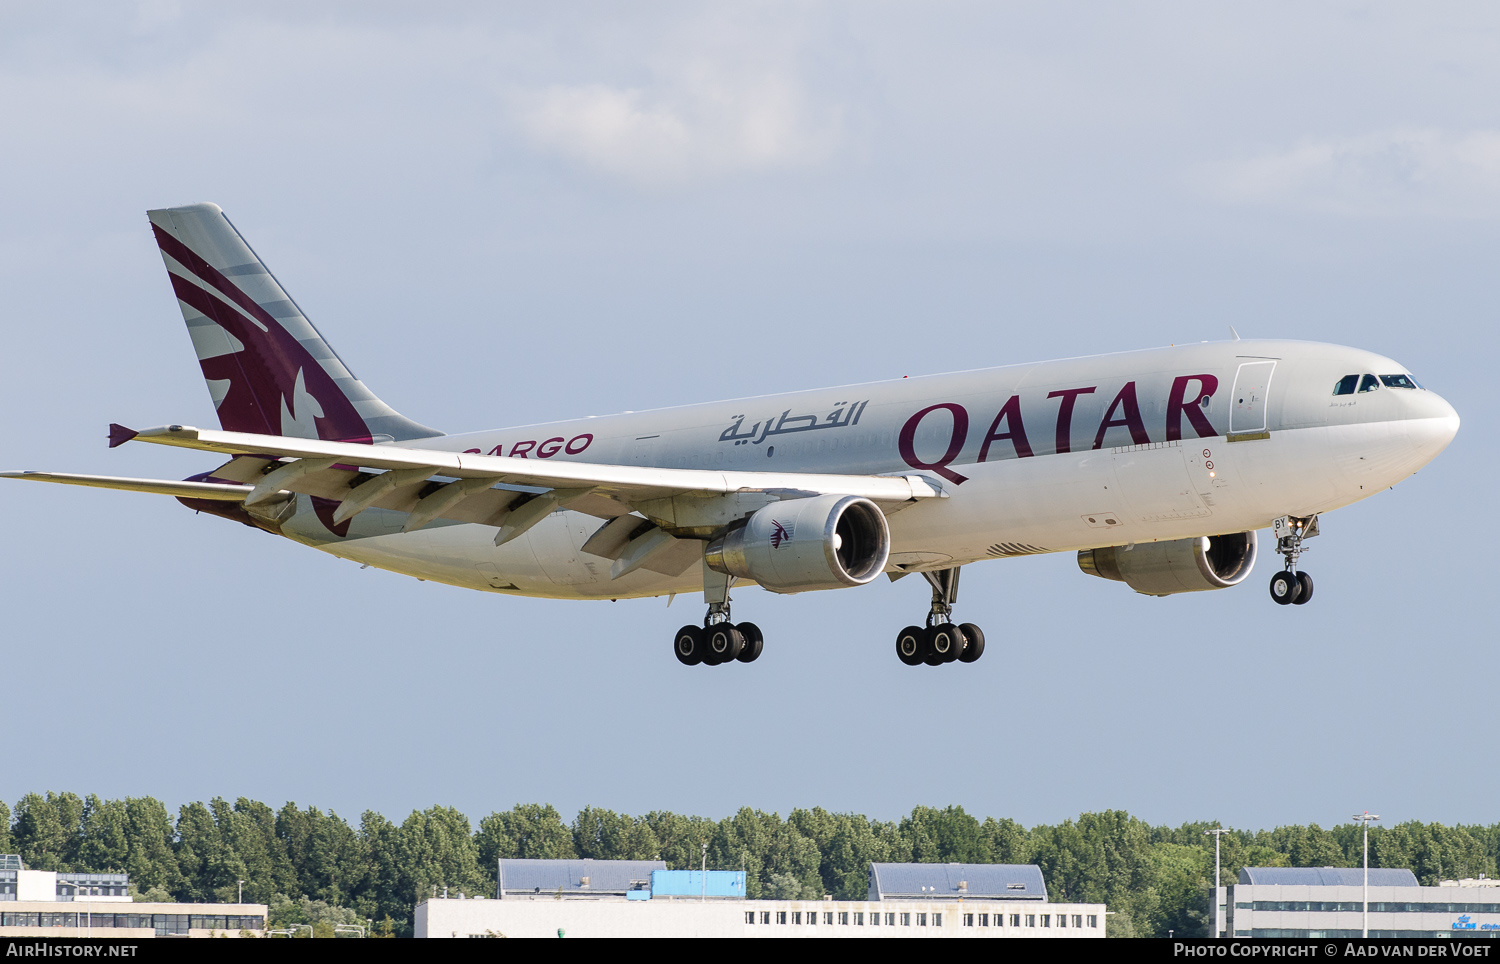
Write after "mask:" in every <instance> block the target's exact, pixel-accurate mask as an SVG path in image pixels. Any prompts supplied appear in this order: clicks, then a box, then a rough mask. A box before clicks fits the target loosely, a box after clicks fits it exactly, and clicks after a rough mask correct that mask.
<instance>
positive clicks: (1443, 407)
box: [1406, 392, 1459, 461]
mask: <svg viewBox="0 0 1500 964" xmlns="http://www.w3.org/2000/svg"><path fill="white" fill-rule="evenodd" d="M1413 401H1414V402H1416V403H1417V404H1416V405H1414V406H1413V407H1414V408H1415V409H1416V410H1415V411H1413V412H1412V413H1411V415H1410V417H1408V418H1407V419H1406V435H1407V438H1408V439H1409V440H1410V441H1411V444H1412V446H1413V447H1414V448H1416V449H1418V450H1419V451H1420V452H1421V453H1422V455H1423V456H1424V457H1425V459H1424V460H1425V461H1431V460H1432V459H1434V458H1436V457H1437V455H1438V453H1439V452H1441V451H1442V450H1443V449H1445V448H1447V447H1448V443H1449V442H1452V441H1453V438H1454V436H1456V435H1457V434H1458V424H1459V417H1458V412H1457V411H1455V410H1454V408H1453V406H1452V405H1450V404H1448V401H1447V399H1445V398H1443V397H1442V396H1441V395H1438V394H1436V393H1434V392H1422V393H1421V395H1420V396H1418V397H1417V398H1414V399H1413Z"/></svg>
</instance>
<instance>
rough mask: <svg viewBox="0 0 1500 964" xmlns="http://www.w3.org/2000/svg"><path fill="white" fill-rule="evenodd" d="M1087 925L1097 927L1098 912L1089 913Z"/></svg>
mask: <svg viewBox="0 0 1500 964" xmlns="http://www.w3.org/2000/svg"><path fill="white" fill-rule="evenodd" d="M1089 926H1090V927H1098V926H1099V915H1098V914H1090V915H1089Z"/></svg>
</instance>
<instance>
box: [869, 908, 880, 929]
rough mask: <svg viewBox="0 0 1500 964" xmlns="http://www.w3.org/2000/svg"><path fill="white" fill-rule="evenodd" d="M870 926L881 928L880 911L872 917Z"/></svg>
mask: <svg viewBox="0 0 1500 964" xmlns="http://www.w3.org/2000/svg"><path fill="white" fill-rule="evenodd" d="M870 926H871V927H879V926H880V912H879V911H876V912H875V913H873V914H871V915H870Z"/></svg>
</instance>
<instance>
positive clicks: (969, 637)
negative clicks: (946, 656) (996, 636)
mask: <svg viewBox="0 0 1500 964" xmlns="http://www.w3.org/2000/svg"><path fill="white" fill-rule="evenodd" d="M958 630H959V632H961V633H963V634H964V642H965V644H966V645H965V646H964V653H963V655H962V656H960V657H959V659H961V660H963V661H964V662H965V663H972V662H974V661H975V660H976V659H978V658H979V657H981V656H983V655H984V630H982V629H980V628H979V627H978V626H976V625H974V624H973V623H964V624H963V625H961V626H959V627H958Z"/></svg>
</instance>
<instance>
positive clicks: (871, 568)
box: [705, 495, 891, 592]
mask: <svg viewBox="0 0 1500 964" xmlns="http://www.w3.org/2000/svg"><path fill="white" fill-rule="evenodd" d="M890 554H891V534H890V529H889V528H887V526H886V523H885V514H884V513H882V512H881V511H880V508H879V507H878V506H876V505H875V503H873V502H871V501H870V500H869V499H865V498H861V497H859V496H854V495H820V496H816V497H813V498H809V499H792V500H789V501H786V502H776V503H773V504H771V505H768V506H766V507H765V508H763V509H760V510H759V511H757V512H756V513H755V514H754V515H752V516H750V518H748V519H746V520H745V522H744V524H743V525H741V526H739V527H737V528H734V529H731V530H729V531H728V532H727V533H725V534H724V535H722V536H720V537H719V538H717V539H715V540H714V541H713V542H711V543H709V545H708V550H707V553H706V555H705V559H706V560H707V562H708V565H709V566H710V568H713V569H716V570H718V571H719V572H723V573H728V574H729V575H731V576H740V577H742V578H745V579H754V580H755V581H756V582H758V583H760V584H761V585H762V586H764V587H765V588H767V589H769V590H771V591H772V592H804V591H806V590H809V589H842V588H843V587H845V586H863V585H864V584H865V583H867V582H869V581H870V580H872V579H874V578H875V577H876V576H878V575H880V573H881V571H882V570H883V569H885V562H886V560H887V559H888V558H890Z"/></svg>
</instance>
